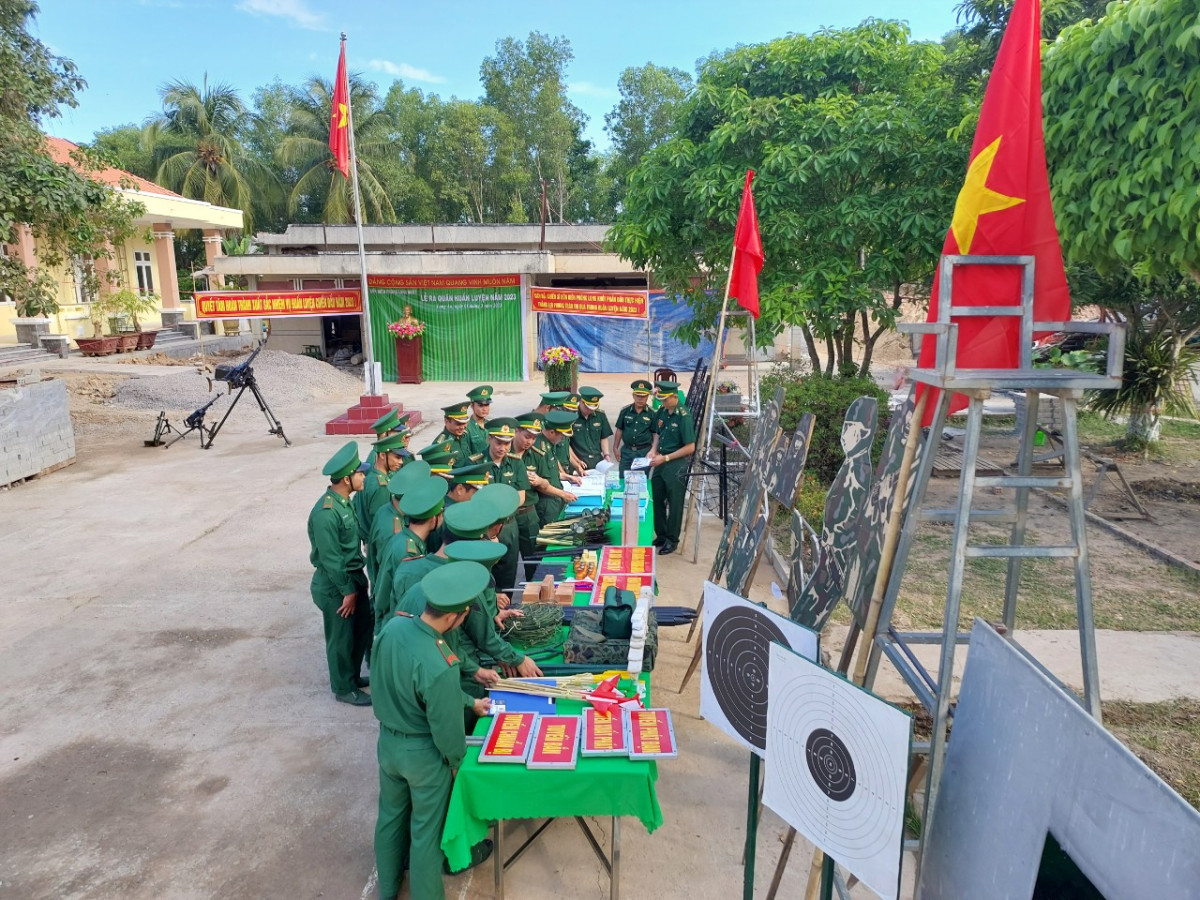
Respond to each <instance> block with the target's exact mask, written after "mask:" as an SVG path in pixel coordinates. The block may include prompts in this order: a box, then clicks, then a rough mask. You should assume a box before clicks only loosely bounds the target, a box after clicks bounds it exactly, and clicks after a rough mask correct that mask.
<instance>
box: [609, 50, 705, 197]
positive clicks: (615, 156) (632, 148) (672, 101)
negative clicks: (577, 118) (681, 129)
mask: <svg viewBox="0 0 1200 900" xmlns="http://www.w3.org/2000/svg"><path fill="white" fill-rule="evenodd" d="M617 88H618V90H620V92H621V100H620V102H618V103H617V105H616V106H615V107H613V110H612V112H610V113H609V114H608V115H606V116H605V117H604V130H605V131H607V132H608V134H609V136H610V137H611V138H612V142H613V152H612V159H611V160H610V161H609V174H610V176H611V177H612V179H613V183H614V184H615V185H622V184H624V181H625V179H626V178H628V177H629V173H630V172H632V171H633V169H634V168H635V167H636V166H637V164H638V163H639V162H641V160H642V157H643V156H645V155H646V154H647V153H649V152H650V151H651V150H653V149H654V148H655V147H657V146H658V145H659V144H661V143H663V142H664V141H666V140H667V139H668V138H670V137H673V136H674V134H675V127H676V121H677V118H678V111H679V106H680V104H681V103H682V102H683V100H684V98H686V97H687V95H688V92H689V91H691V89H692V76H691V75H689V74H688V73H687V72H684V71H683V70H682V69H668V68H664V67H663V66H656V65H654V64H653V63H647V64H646V65H644V66H642V67H641V68H634V67H632V66H631V67H630V68H627V69H625V70H624V71H623V72H622V73H621V76H620V78H619V79H618V81H617Z"/></svg>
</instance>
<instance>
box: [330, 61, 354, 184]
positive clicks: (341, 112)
mask: <svg viewBox="0 0 1200 900" xmlns="http://www.w3.org/2000/svg"><path fill="white" fill-rule="evenodd" d="M332 106H333V109H332V110H331V111H330V115H329V152H330V153H332V154H333V158H334V159H335V160H337V167H338V171H339V172H341V173H342V176H343V177H347V178H348V177H349V176H350V85H349V82H348V81H347V80H346V45H345V44H342V52H341V55H340V56H338V67H337V76H336V77H335V78H334V81H333V104H332Z"/></svg>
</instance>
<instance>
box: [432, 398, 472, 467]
mask: <svg viewBox="0 0 1200 900" xmlns="http://www.w3.org/2000/svg"><path fill="white" fill-rule="evenodd" d="M442 414H443V416H444V417H445V418H447V419H455V420H458V421H463V422H466V421H467V419H468V417H469V416H470V413H468V412H467V404H466V403H451V404H450V405H449V406H443V407H442ZM468 430H469V429H468ZM434 443H435V444H449V445H450V450H451V451H452V452H453V453H454V456H455V458H456V459H457V460H458V462H460V463H465V462H466V461H467V460H469V459H471V457H472V455H473V454H472V452H471V448H470V444H469V443H468V438H467V432H466V431H464V432H463V433H462V436H461V437H455V436H454V435H452V434H451V433H450V432H449V431H447V430H446V429H445V428H443V429H442V433H441V434H439V435H438V436H437V437H436V438H434Z"/></svg>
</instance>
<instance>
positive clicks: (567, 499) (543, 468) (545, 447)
mask: <svg viewBox="0 0 1200 900" xmlns="http://www.w3.org/2000/svg"><path fill="white" fill-rule="evenodd" d="M574 421H575V415H574V414H573V413H569V412H567V411H566V410H561V409H554V410H551V411H550V412H548V413H546V418H545V419H543V420H542V435H541V437H540V438H538V442H537V443H535V444H534V445H533V447H532V448H531V451H530V452H532V453H534V454H535V455H536V456H537V458H538V474H539V475H541V476H542V477H543V478H545V479H546V483H545V484H543V485H542V486H541V487H539V488H538V489H537V491H538V502H537V513H538V521H539V522H540V523H541V525H543V526H544V525H546V524H547V523H548V522H555V521H557V520H558V517H559V516H561V515H562V511H563V507H564V506H566V505H567V504H568V503H574V502H575V499H576V496H575V495H574V494H572V493H571V492H570V491H566V490H563V483H562V466H561V465H560V464H559V456H558V451H557V449H556V448H557V446H558V445H559V444H560V443H565V442H566V441H567V436H566V435H565V434H564V433H563V432H562V430H561V429H562V428H570V426H571V424H572V423H573V422H574Z"/></svg>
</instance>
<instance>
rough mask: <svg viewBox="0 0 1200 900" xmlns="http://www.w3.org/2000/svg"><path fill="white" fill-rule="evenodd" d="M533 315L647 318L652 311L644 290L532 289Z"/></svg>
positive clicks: (530, 298) (530, 291) (530, 293)
mask: <svg viewBox="0 0 1200 900" xmlns="http://www.w3.org/2000/svg"><path fill="white" fill-rule="evenodd" d="M529 301H530V304H531V305H532V306H533V311H534V312H540V313H558V314H560V315H567V316H609V317H610V318H616V319H644V318H646V316H647V311H648V309H649V305H650V304H649V300H648V299H647V297H646V292H645V291H585V290H580V289H578V288H546V287H531V288H530V289H529Z"/></svg>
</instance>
